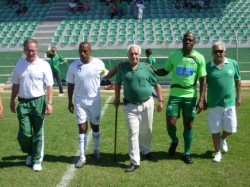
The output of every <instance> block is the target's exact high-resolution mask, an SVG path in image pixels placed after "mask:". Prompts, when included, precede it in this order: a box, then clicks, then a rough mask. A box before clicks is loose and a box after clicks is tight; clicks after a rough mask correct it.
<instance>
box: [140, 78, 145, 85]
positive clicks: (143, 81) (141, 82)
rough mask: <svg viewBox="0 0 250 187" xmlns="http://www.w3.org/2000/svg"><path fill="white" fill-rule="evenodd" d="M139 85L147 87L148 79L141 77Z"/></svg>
mask: <svg viewBox="0 0 250 187" xmlns="http://www.w3.org/2000/svg"><path fill="white" fill-rule="evenodd" d="M139 85H140V87H145V86H146V80H145V79H144V78H140V79H139Z"/></svg>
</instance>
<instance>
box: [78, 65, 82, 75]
mask: <svg viewBox="0 0 250 187" xmlns="http://www.w3.org/2000/svg"><path fill="white" fill-rule="evenodd" d="M77 69H78V73H81V71H82V64H79V65H77Z"/></svg>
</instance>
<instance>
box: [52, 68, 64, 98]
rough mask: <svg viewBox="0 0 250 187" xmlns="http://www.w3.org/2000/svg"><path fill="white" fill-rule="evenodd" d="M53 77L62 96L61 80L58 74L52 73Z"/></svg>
mask: <svg viewBox="0 0 250 187" xmlns="http://www.w3.org/2000/svg"><path fill="white" fill-rule="evenodd" d="M53 76H54V77H55V79H56V82H57V84H58V86H59V93H60V94H62V93H63V85H62V79H61V74H60V72H53Z"/></svg>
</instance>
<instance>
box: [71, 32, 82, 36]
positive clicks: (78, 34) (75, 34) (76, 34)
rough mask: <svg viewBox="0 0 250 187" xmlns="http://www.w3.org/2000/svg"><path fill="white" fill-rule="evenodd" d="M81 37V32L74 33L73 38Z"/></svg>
mask: <svg viewBox="0 0 250 187" xmlns="http://www.w3.org/2000/svg"><path fill="white" fill-rule="evenodd" d="M80 35H81V32H80V31H75V32H73V36H75V37H79V36H80Z"/></svg>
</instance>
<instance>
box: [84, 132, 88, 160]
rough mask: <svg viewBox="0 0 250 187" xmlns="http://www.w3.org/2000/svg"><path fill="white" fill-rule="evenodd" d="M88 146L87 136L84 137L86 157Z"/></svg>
mask: <svg viewBox="0 0 250 187" xmlns="http://www.w3.org/2000/svg"><path fill="white" fill-rule="evenodd" d="M87 144H88V137H87V135H86V134H85V136H84V155H85V156H86V153H87Z"/></svg>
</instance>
